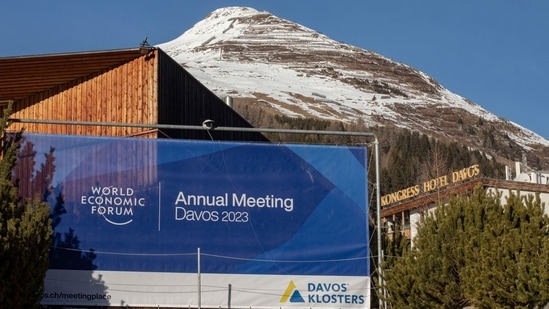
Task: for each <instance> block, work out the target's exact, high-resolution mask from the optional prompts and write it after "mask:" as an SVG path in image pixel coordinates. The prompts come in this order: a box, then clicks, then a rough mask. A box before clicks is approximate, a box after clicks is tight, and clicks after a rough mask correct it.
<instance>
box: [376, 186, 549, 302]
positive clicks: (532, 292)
mask: <svg viewBox="0 0 549 309" xmlns="http://www.w3.org/2000/svg"><path fill="white" fill-rule="evenodd" d="M548 229H549V219H548V217H547V216H546V215H545V214H544V212H543V205H542V204H541V202H540V199H539V197H537V198H534V197H532V196H530V197H528V198H525V197H519V196H517V195H513V194H512V193H510V196H509V198H508V199H507V202H506V203H505V204H504V205H502V203H501V195H494V194H489V193H487V192H485V191H484V190H483V189H482V188H481V187H479V188H477V189H475V191H474V193H473V195H472V196H470V197H458V198H454V199H452V200H450V201H449V203H448V204H446V205H440V206H438V207H437V208H436V209H435V210H434V211H433V212H431V213H428V214H425V216H424V218H423V219H422V220H421V223H420V225H419V227H418V235H417V236H416V237H415V238H414V239H413V246H412V248H411V249H410V250H408V251H405V252H404V253H403V256H402V258H401V259H396V260H395V261H394V265H392V267H391V268H389V269H387V270H386V271H385V277H386V278H385V283H386V288H387V290H388V296H389V303H390V304H392V306H393V308H463V307H465V306H468V305H472V306H474V307H475V308H479V309H483V308H536V306H543V305H545V304H547V303H548V302H549V237H548V236H549V235H548V234H549V230H548Z"/></svg>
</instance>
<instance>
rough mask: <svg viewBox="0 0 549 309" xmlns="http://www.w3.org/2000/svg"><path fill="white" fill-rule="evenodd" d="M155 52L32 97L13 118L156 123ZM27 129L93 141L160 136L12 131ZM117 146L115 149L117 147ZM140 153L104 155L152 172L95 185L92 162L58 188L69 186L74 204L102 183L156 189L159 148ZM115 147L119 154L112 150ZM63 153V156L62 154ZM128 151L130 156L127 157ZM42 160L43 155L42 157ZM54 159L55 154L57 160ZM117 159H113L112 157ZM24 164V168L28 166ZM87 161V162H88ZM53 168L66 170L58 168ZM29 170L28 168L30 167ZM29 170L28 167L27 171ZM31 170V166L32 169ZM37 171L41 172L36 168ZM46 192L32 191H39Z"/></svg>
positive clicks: (93, 129) (105, 130)
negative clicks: (152, 187) (80, 136)
mask: <svg viewBox="0 0 549 309" xmlns="http://www.w3.org/2000/svg"><path fill="white" fill-rule="evenodd" d="M156 52H157V51H156V50H154V49H153V50H151V51H150V52H149V54H147V55H143V56H140V57H138V58H136V59H134V60H132V61H129V62H127V63H125V64H123V65H120V66H118V67H114V68H108V69H106V70H104V71H103V72H98V73H96V74H93V75H91V76H85V77H82V78H79V79H77V80H74V81H72V82H70V83H68V84H63V85H59V86H57V87H55V88H52V89H48V90H46V91H44V92H41V93H37V94H34V95H31V96H29V97H27V98H25V99H24V100H21V101H17V102H15V105H14V113H13V114H12V118H21V119H27V118H28V119H35V120H40V119H43V120H68V121H92V122H117V123H151V124H156V123H157V118H158V116H157V106H158V101H157V98H158V95H157V92H158V87H157V85H158V83H157V67H156V59H157V57H156ZM20 128H24V129H25V132H26V133H45V134H66V135H90V136H119V137H128V136H138V137H149V138H156V137H157V134H158V132H157V130H156V129H151V128H128V127H108V126H82V125H56V124H30V123H14V124H13V125H12V126H10V128H9V129H10V130H19V129H20ZM114 145H116V144H114ZM148 145H149V146H148V147H140V148H139V149H120V146H112V147H107V148H105V149H104V150H102V151H103V152H114V153H115V154H113V155H116V154H118V155H121V156H124V153H128V152H127V151H130V154H131V155H125V156H124V160H125V161H126V163H128V164H130V165H135V166H140V164H141V163H143V162H142V161H141V160H143V158H146V159H145V160H147V161H149V162H150V164H149V165H145V166H150V168H143V169H139V170H134V171H132V172H125V173H124V174H123V175H124V177H125V179H118V178H117V177H120V175H122V174H112V175H101V176H99V177H95V178H93V179H91V178H89V175H90V173H91V175H97V174H98V173H97V172H96V171H94V169H96V168H99V167H97V166H95V165H94V164H93V162H94V161H93V157H90V160H89V166H86V167H85V168H82V166H80V168H78V169H76V170H73V171H72V175H71V179H74V180H73V181H71V182H70V184H68V183H55V184H52V185H53V186H58V185H59V186H64V194H65V196H67V197H71V198H75V197H77V196H80V195H82V194H85V193H86V192H83V191H82V190H89V188H90V187H91V186H92V185H94V184H95V183H97V182H99V181H100V182H101V185H116V184H117V183H124V184H125V185H126V186H130V187H133V188H136V189H137V188H139V189H143V188H148V187H150V186H151V185H155V184H156V181H157V175H158V173H157V171H156V168H155V166H154V164H155V163H156V160H157V148H156V145H155V144H154V143H152V144H148ZM113 147H115V148H113ZM59 151H60V150H59ZM124 151H126V152H124ZM41 155H42V154H39V156H41ZM92 155H93V153H90V150H89V149H86V148H82V153H81V154H80V155H78V156H79V157H81V158H87V157H88V156H92ZM53 156H54V157H55V152H54V154H53ZM113 158H114V157H113ZM22 161H24V160H21V162H20V163H21V164H25V163H23V162H22ZM84 161H88V160H87V159H86V160H84ZM54 164H56V165H57V164H63V162H55V163H54ZM27 165H28V164H27ZM28 167H29V166H27V168H28ZM30 167H31V168H32V166H30ZM35 168H38V166H35ZM43 189H44V188H30V189H29V190H30V191H29V192H32V191H33V190H34V191H36V190H38V191H40V190H43Z"/></svg>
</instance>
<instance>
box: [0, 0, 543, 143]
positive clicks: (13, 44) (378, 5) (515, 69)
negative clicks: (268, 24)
mask: <svg viewBox="0 0 549 309" xmlns="http://www.w3.org/2000/svg"><path fill="white" fill-rule="evenodd" d="M227 6H249V7H252V8H255V9H257V10H260V11H268V12H270V13H272V14H274V15H276V16H278V17H281V18H284V19H288V20H291V21H293V22H297V23H299V24H302V25H304V26H306V27H308V28H311V29H313V30H316V31H318V32H321V33H323V34H325V35H327V36H329V37H331V38H332V39H335V40H337V41H341V42H344V43H348V44H351V45H355V46H358V47H361V48H364V49H367V50H371V51H374V52H377V53H379V54H381V55H383V56H386V57H388V58H391V59H393V60H395V61H398V62H401V63H405V64H408V65H410V66H412V67H415V68H417V69H419V70H421V71H423V72H425V73H427V74H428V75H430V76H432V77H434V78H435V79H436V80H438V81H439V82H440V83H441V84H442V85H443V86H445V87H446V88H448V89H449V90H451V91H452V92H455V93H457V94H459V95H461V96H463V97H465V98H468V99H470V100H472V101H474V102H476V103H478V104H480V105H481V106H483V107H484V108H486V109H487V110H489V111H490V112H492V113H494V114H496V115H497V116H500V117H503V118H506V119H509V120H511V121H514V122H516V123H518V124H519V125H522V126H524V127H526V128H528V129H531V130H533V131H534V132H536V133H538V134H540V135H542V136H543V137H545V138H546V139H549V119H548V116H549V99H548V96H547V91H549V59H548V57H549V1H545V0H524V1H510V0H500V1H497V0H483V1H476V0H462V1H439V0H425V1H409V0H401V1H400V0H399V1H396V0H383V1H368V0H339V1H333V0H315V1H305V0H271V1H251V0H250V1H245V0H240V1H237V0H235V1H232V0H158V1H150V0H148V1H145V0H93V1H85V0H50V1H44V0H8V1H3V2H2V3H1V4H0V20H1V21H2V26H1V27H0V57H7V56H20V55H36V54H49V53H64V52H75V51H92V50H105V49H119V48H129V47H137V46H138V45H139V44H140V43H141V41H142V40H143V39H144V38H145V37H148V42H149V43H150V44H151V45H156V44H159V43H164V42H167V41H170V40H172V39H174V38H176V37H178V36H179V35H181V34H182V33H183V32H185V31H186V30H187V29H189V28H190V27H192V26H193V25H194V24H195V23H196V22H198V21H200V20H201V19H203V18H204V17H205V16H206V15H207V14H208V13H210V12H211V11H213V10H215V9H217V8H221V7H227Z"/></svg>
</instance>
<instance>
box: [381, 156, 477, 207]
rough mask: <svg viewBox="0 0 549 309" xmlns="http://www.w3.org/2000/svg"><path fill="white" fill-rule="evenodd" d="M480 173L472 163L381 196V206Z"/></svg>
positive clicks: (440, 187)
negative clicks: (419, 183) (447, 173)
mask: <svg viewBox="0 0 549 309" xmlns="http://www.w3.org/2000/svg"><path fill="white" fill-rule="evenodd" d="M479 174H480V170H479V167H478V164H475V165H471V166H469V167H466V168H464V169H461V170H459V171H454V172H452V173H450V174H449V175H444V176H440V177H438V178H433V179H430V180H427V181H425V182H424V183H423V184H421V185H415V186H411V187H408V188H406V189H402V190H399V191H396V192H393V193H389V194H387V195H384V196H382V197H381V206H383V207H384V206H389V205H390V204H392V203H396V202H401V201H403V200H406V199H409V198H413V197H416V196H418V195H419V194H420V193H429V192H431V191H434V190H437V189H442V188H444V187H447V186H448V185H450V184H453V183H456V182H460V181H463V180H467V179H470V178H473V177H475V176H478V175H479Z"/></svg>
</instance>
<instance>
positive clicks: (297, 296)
mask: <svg viewBox="0 0 549 309" xmlns="http://www.w3.org/2000/svg"><path fill="white" fill-rule="evenodd" d="M288 301H289V302H290V303H304V302H305V300H304V299H303V297H302V296H301V293H299V290H298V289H297V287H296V286H295V283H294V282H293V281H290V283H289V284H288V287H286V290H285V291H284V294H282V297H281V298H280V302H281V303H285V302H288Z"/></svg>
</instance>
